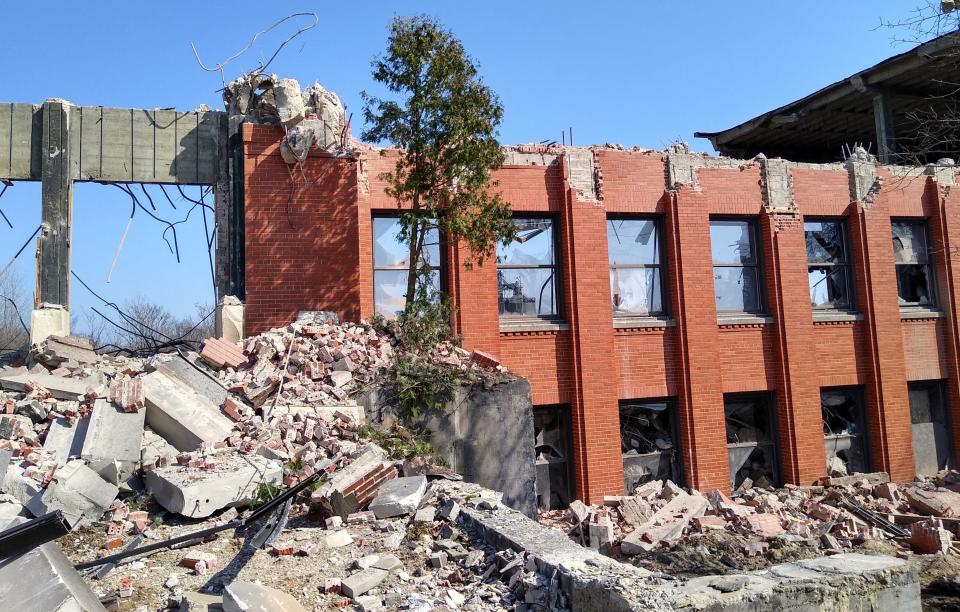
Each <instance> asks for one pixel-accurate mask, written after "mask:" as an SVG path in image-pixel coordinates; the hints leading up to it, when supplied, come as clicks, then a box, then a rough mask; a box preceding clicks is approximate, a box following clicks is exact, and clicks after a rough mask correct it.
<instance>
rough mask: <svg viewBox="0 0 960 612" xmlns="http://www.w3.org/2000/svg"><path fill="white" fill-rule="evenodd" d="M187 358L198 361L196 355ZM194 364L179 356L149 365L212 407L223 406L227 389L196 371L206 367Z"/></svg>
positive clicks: (157, 360) (192, 354)
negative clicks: (204, 398)
mask: <svg viewBox="0 0 960 612" xmlns="http://www.w3.org/2000/svg"><path fill="white" fill-rule="evenodd" d="M189 356H190V357H192V358H194V359H197V360H198V359H199V358H198V357H197V356H196V353H191V354H189ZM194 363H195V362H191V361H188V360H187V359H184V358H183V357H181V356H180V355H174V356H173V357H171V358H169V359H166V360H163V361H161V360H159V359H156V360H154V361H152V362H151V365H152V366H153V367H154V368H156V370H157V371H158V372H163V373H164V374H166V375H167V376H169V377H171V378H173V379H176V380H179V381H180V382H182V383H183V384H185V385H187V386H188V387H190V388H191V389H193V390H194V391H196V392H197V393H199V394H200V395H203V396H205V397H206V398H207V399H208V400H210V402H211V403H213V404H214V405H216V406H223V402H224V401H226V399H227V395H228V394H227V389H226V388H225V387H224V386H223V385H221V384H220V383H219V382H218V381H216V380H215V379H213V378H211V377H210V376H208V375H207V374H204V373H203V372H201V371H200V370H198V369H197V368H204V369H205V368H206V366H204V365H202V364H200V365H194Z"/></svg>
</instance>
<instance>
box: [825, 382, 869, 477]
mask: <svg viewBox="0 0 960 612" xmlns="http://www.w3.org/2000/svg"><path fill="white" fill-rule="evenodd" d="M861 398H862V394H861V393H860V391H859V390H857V389H830V390H824V391H821V392H820V407H821V411H822V414H823V437H824V445H825V447H826V452H827V465H828V466H829V465H830V464H831V460H832V458H833V457H836V458H838V459H840V461H842V463H843V466H844V467H845V469H846V473H847V474H853V473H854V472H866V471H867V470H868V467H869V466H868V465H867V455H866V446H865V435H866V428H865V426H864V422H863V418H864V417H863V415H864V412H863V405H862V399H861Z"/></svg>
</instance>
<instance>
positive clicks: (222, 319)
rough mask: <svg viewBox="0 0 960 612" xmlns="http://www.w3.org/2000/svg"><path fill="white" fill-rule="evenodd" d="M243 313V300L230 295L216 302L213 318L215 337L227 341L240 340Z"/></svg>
mask: <svg viewBox="0 0 960 612" xmlns="http://www.w3.org/2000/svg"><path fill="white" fill-rule="evenodd" d="M243 313H244V307H243V302H241V301H240V300H239V299H237V298H236V297H234V296H232V295H227V296H224V298H223V299H222V300H220V303H219V304H217V311H216V314H215V315H214V319H213V321H214V329H215V330H216V333H217V337H218V338H222V339H224V340H226V341H227V342H239V341H240V340H242V339H243Z"/></svg>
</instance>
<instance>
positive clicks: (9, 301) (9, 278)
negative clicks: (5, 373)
mask: <svg viewBox="0 0 960 612" xmlns="http://www.w3.org/2000/svg"><path fill="white" fill-rule="evenodd" d="M28 293H29V292H28V291H27V290H26V289H25V288H24V284H23V283H22V281H21V280H20V277H19V275H18V274H17V273H16V272H14V270H13V269H12V268H8V269H7V270H6V271H5V272H3V273H2V274H0V356H2V355H4V354H6V353H10V352H14V351H17V350H19V349H21V348H23V347H24V346H25V345H26V344H28V343H29V342H30V334H29V331H28V328H27V326H28V325H29V320H28V319H26V318H24V317H25V316H29V312H30V310H29V299H30V296H29V295H28Z"/></svg>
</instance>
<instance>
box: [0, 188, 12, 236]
mask: <svg viewBox="0 0 960 612" xmlns="http://www.w3.org/2000/svg"><path fill="white" fill-rule="evenodd" d="M12 186H13V183H11V182H9V181H3V189H0V198H2V197H3V194H5V193H6V192H7V189H8V188H10V187H12ZM0 217H3V220H4V221H6V222H7V225H9V226H10V229H13V223H10V219H7V215H5V214H3V209H2V208H0Z"/></svg>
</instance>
